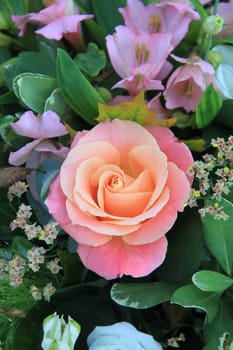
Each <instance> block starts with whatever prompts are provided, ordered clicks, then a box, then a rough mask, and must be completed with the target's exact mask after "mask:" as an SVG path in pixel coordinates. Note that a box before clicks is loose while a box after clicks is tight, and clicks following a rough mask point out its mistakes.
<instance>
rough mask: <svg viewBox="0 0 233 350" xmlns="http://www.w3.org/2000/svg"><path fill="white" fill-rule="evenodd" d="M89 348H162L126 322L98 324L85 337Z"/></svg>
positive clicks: (148, 349)
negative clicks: (108, 324) (98, 325)
mask: <svg viewBox="0 0 233 350" xmlns="http://www.w3.org/2000/svg"><path fill="white" fill-rule="evenodd" d="M87 344H88V347H89V350H131V349H132V350H162V346H161V345H160V344H159V343H158V342H157V341H155V340H154V338H153V337H152V336H151V335H149V334H146V333H143V332H140V331H138V330H137V329H136V328H135V327H134V326H133V325H131V324H130V323H127V322H118V323H115V324H113V325H111V326H100V327H95V329H94V330H93V331H92V332H91V334H89V336H88V338H87Z"/></svg>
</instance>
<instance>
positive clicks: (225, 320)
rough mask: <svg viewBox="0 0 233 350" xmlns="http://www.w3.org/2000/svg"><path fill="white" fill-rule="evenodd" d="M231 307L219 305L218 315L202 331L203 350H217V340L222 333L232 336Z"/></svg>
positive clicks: (232, 320) (232, 318)
mask: <svg viewBox="0 0 233 350" xmlns="http://www.w3.org/2000/svg"><path fill="white" fill-rule="evenodd" d="M231 309H232V306H231V305H227V304H225V303H223V302H222V303H220V306H219V309H218V313H217V314H216V317H215V319H214V320H213V322H212V323H210V324H208V325H207V326H206V328H205V330H204V339H205V344H206V345H205V346H204V347H203V350H213V349H218V345H219V338H220V337H222V336H223V333H225V332H228V333H230V334H233V317H232V315H231Z"/></svg>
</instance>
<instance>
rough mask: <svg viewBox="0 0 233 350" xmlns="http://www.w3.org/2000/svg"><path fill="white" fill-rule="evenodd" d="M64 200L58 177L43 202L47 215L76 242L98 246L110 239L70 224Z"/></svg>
mask: <svg viewBox="0 0 233 350" xmlns="http://www.w3.org/2000/svg"><path fill="white" fill-rule="evenodd" d="M65 201H66V198H65V196H64V194H63V192H62V190H61V187H60V176H57V177H56V179H55V180H54V181H53V183H52V184H51V186H50V192H49V195H48V198H47V199H46V201H45V204H46V205H47V207H48V209H49V213H50V214H51V215H52V216H53V217H54V219H55V220H57V222H58V223H59V224H60V226H61V227H62V228H63V229H64V230H65V231H66V232H67V233H68V234H69V235H70V236H71V237H72V238H73V239H75V240H76V241H77V242H80V243H81V244H89V245H92V246H98V245H102V244H105V243H106V242H108V241H109V240H110V239H111V236H109V235H108V236H107V235H106V236H105V235H100V234H98V233H96V232H94V231H92V230H90V229H88V228H86V227H81V226H79V225H73V224H71V221H70V219H69V217H68V215H67V212H66V206H65Z"/></svg>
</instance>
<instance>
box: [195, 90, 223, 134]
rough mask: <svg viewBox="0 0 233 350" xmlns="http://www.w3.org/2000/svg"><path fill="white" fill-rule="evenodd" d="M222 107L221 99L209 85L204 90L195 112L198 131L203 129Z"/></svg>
mask: <svg viewBox="0 0 233 350" xmlns="http://www.w3.org/2000/svg"><path fill="white" fill-rule="evenodd" d="M221 106H222V98H221V96H220V95H219V93H218V92H217V91H216V90H215V88H214V87H213V85H212V84H210V85H209V86H208V87H207V89H206V90H205V92H204V94H203V96H202V98H201V100H200V101H199V102H198V104H197V106H196V111H195V119H196V124H197V127H198V128H199V129H202V128H204V127H205V126H207V125H208V124H210V122H211V121H212V120H213V119H214V117H215V116H216V115H217V113H218V111H219V110H220V108H221Z"/></svg>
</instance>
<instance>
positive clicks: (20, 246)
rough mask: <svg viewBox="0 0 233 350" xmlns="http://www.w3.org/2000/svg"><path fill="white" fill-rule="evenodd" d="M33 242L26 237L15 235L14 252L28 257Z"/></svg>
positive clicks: (12, 247)
mask: <svg viewBox="0 0 233 350" xmlns="http://www.w3.org/2000/svg"><path fill="white" fill-rule="evenodd" d="M32 246H33V244H32V243H31V242H29V241H28V240H27V239H26V238H25V237H22V236H16V237H14V239H13V241H12V244H11V249H12V252H13V253H15V254H18V255H20V256H22V257H23V258H26V257H27V251H28V250H29V249H31V248H32Z"/></svg>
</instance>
